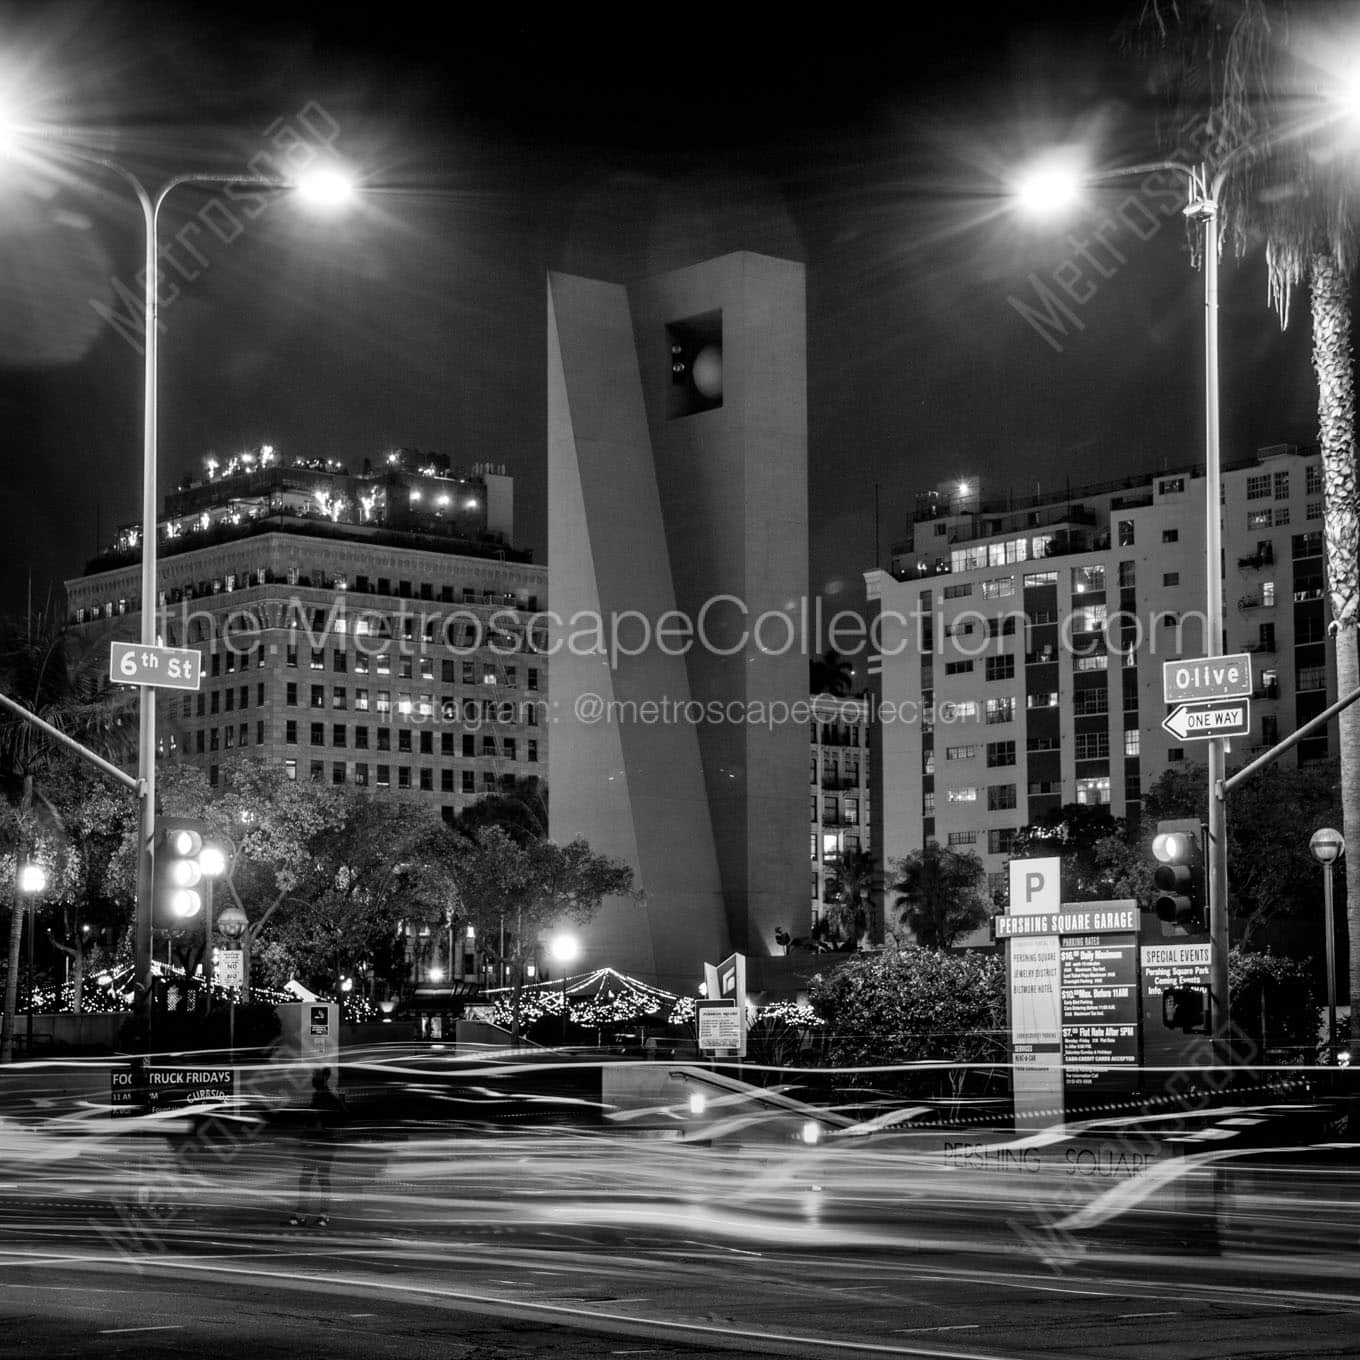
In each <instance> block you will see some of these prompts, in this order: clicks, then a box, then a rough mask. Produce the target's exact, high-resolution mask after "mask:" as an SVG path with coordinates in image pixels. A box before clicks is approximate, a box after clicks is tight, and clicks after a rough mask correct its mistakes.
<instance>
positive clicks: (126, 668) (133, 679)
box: [109, 642, 203, 690]
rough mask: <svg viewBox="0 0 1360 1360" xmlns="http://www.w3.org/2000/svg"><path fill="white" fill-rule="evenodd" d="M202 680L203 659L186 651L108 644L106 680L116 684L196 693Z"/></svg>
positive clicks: (185, 648)
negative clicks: (188, 690) (190, 690)
mask: <svg viewBox="0 0 1360 1360" xmlns="http://www.w3.org/2000/svg"><path fill="white" fill-rule="evenodd" d="M202 678H203V657H202V656H201V654H200V653H198V652H196V651H194V650H193V649H192V648H190V647H150V646H143V645H142V644H141V643H138V642H113V643H110V644H109V679H110V680H112V681H114V682H115V683H117V684H120V685H151V686H152V687H153V688H155V689H192V690H196V689H198V686H199V682H200V681H201V680H202Z"/></svg>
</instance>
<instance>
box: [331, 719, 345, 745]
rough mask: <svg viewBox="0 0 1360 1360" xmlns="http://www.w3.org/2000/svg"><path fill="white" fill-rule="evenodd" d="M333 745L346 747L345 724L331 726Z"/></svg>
mask: <svg viewBox="0 0 1360 1360" xmlns="http://www.w3.org/2000/svg"><path fill="white" fill-rule="evenodd" d="M331 745H332V746H344V745H345V724H344V723H332V724H331Z"/></svg>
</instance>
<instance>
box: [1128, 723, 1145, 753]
mask: <svg viewBox="0 0 1360 1360" xmlns="http://www.w3.org/2000/svg"><path fill="white" fill-rule="evenodd" d="M1142 745H1143V734H1142V733H1141V732H1140V731H1139V730H1138V729H1137V728H1136V727H1131V728H1130V729H1129V730H1128V731H1127V732H1125V733H1124V754H1125V755H1126V756H1136V755H1138V754H1139V753H1140V751H1141V749H1142Z"/></svg>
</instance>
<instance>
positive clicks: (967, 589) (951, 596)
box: [944, 582, 973, 600]
mask: <svg viewBox="0 0 1360 1360" xmlns="http://www.w3.org/2000/svg"><path fill="white" fill-rule="evenodd" d="M972 593H973V587H972V586H971V585H969V584H967V583H966V582H965V583H964V584H963V585H961V586H945V588H944V597H945V599H946V600H961V599H964V598H965V597H966V596H969V595H971V594H972Z"/></svg>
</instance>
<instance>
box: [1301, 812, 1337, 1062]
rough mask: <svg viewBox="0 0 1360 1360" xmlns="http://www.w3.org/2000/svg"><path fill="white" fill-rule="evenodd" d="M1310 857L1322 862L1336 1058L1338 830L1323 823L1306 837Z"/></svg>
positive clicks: (1330, 1033)
mask: <svg viewBox="0 0 1360 1360" xmlns="http://www.w3.org/2000/svg"><path fill="white" fill-rule="evenodd" d="M1308 848H1309V849H1310V850H1311V851H1312V852H1313V858H1314V859H1315V860H1317V862H1318V863H1319V864H1321V865H1322V904H1323V915H1324V917H1325V922H1324V926H1323V928H1324V929H1325V930H1326V932H1327V1052H1328V1054H1329V1055H1330V1056H1331V1059H1332V1061H1333V1062H1335V1061H1336V935H1335V928H1334V926H1333V922H1332V865H1333V864H1335V863H1336V861H1337V860H1339V859H1340V858H1341V856H1342V855H1344V854H1345V853H1346V842H1345V840H1344V839H1343V837H1342V835H1341V833H1340V832H1339V831H1336V830H1334V829H1333V828H1332V827H1330V826H1324V827H1321V828H1319V829H1318V830H1317V831H1314V832H1313V834H1312V836H1311V837H1310V838H1309V840H1308Z"/></svg>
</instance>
